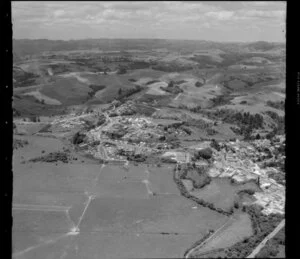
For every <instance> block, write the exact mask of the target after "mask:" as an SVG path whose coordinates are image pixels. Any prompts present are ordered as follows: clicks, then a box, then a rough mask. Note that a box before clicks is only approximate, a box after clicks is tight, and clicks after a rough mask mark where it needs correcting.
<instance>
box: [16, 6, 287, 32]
mask: <svg viewBox="0 0 300 259" xmlns="http://www.w3.org/2000/svg"><path fill="white" fill-rule="evenodd" d="M285 6H286V5H285V2H188V1H174V2H171V1H165V2H163V1H161V2H158V1H152V2H142V1H141V2H139V1H128V2H114V1H112V2H104V1H99V2H83V1H82V2H12V16H13V24H14V30H15V31H16V32H18V33H21V34H22V31H24V33H25V31H26V32H28V31H32V33H31V34H30V35H34V34H35V33H36V34H38V33H40V31H38V30H36V31H35V28H37V27H39V28H41V29H42V28H44V30H45V32H44V34H47V31H49V33H50V32H51V33H54V32H55V30H62V28H64V29H65V30H66V31H68V33H71V34H72V35H71V36H69V37H73V38H76V35H83V34H84V35H85V32H84V33H83V32H80V33H79V31H78V30H80V29H82V28H86V29H85V30H86V31H89V30H88V28H94V29H95V30H93V33H94V34H93V35H91V37H99V36H97V35H95V31H96V32H97V31H103V32H105V33H109V35H110V36H111V35H112V34H113V33H115V37H118V35H126V34H128V35H134V34H136V37H139V36H140V35H141V33H142V31H143V35H147V33H149V35H153V33H154V32H155V30H157V29H158V28H160V27H161V28H160V31H161V32H163V34H162V37H171V36H172V37H173V36H174V35H176V34H177V35H178V37H179V38H180V37H184V36H186V35H192V37H195V36H194V35H201V37H205V35H202V34H201V33H200V34H199V30H200V31H201V30H205V29H208V28H209V29H210V30H213V31H215V33H216V37H217V36H218V33H217V32H219V34H222V33H223V32H222V31H229V30H230V29H231V28H236V27H239V26H240V27H241V28H244V29H245V30H247V28H248V29H250V27H249V26H248V25H249V24H252V25H253V26H252V29H251V30H252V31H253V30H254V29H253V28H258V27H259V28H262V29H267V27H273V28H274V30H275V29H276V26H277V27H278V28H279V27H280V26H281V24H282V22H284V20H285V19H284V18H285V13H286V11H285ZM26 26H27V29H26V30H25V28H26ZM18 28H20V29H18ZM21 28H22V30H21ZM68 28H69V29H68ZM76 28H77V30H76ZM137 28H139V31H138V30H137ZM108 29H109V30H110V31H109V32H108ZM152 29H153V31H151V30H152ZM280 30H281V29H280ZM24 33H23V34H24ZM23 34H22V35H23ZM223 34H224V33H223ZM14 35H17V33H15V34H14ZM107 35H108V34H107ZM207 35H208V34H207ZM25 36H26V35H25ZM100 36H101V37H105V35H103V34H101V35H100ZM22 37H24V35H23V36H22ZM37 37H38V36H37ZM53 37H55V34H54V35H53ZM65 37H67V34H66V35H65ZM78 37H79V36H78ZM198 37H200V36H198Z"/></svg>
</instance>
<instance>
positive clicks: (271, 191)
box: [208, 141, 285, 214]
mask: <svg viewBox="0 0 300 259" xmlns="http://www.w3.org/2000/svg"><path fill="white" fill-rule="evenodd" d="M260 144H261V143H260ZM265 144H266V143H265ZM262 145H263V144H262ZM267 146H268V145H263V147H264V148H265V147H267ZM256 153H257V151H256V147H253V146H250V144H249V143H241V142H239V141H237V142H229V148H227V149H226V148H222V149H221V150H220V151H219V152H217V153H216V155H215V162H214V165H213V167H212V168H211V169H210V170H209V172H208V173H209V175H210V176H211V177H228V178H231V179H233V180H235V181H236V182H238V183H243V182H247V181H251V180H254V181H256V182H257V184H258V185H259V187H260V189H261V192H256V193H255V194H254V197H255V198H256V201H255V203H257V204H259V205H261V206H262V207H263V208H264V209H263V211H262V212H263V213H265V214H271V213H280V214H284V209H285V186H283V185H281V184H278V183H277V182H276V181H275V180H274V179H271V178H269V177H268V173H269V172H273V173H282V172H279V170H278V169H277V168H274V167H266V168H260V167H259V165H258V164H257V163H255V162H253V161H252V160H251V157H252V158H253V157H254V156H255V155H256Z"/></svg>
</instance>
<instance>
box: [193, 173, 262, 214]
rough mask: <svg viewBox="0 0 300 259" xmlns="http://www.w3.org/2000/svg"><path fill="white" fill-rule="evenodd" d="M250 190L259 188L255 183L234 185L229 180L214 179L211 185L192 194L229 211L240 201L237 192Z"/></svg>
mask: <svg viewBox="0 0 300 259" xmlns="http://www.w3.org/2000/svg"><path fill="white" fill-rule="evenodd" d="M249 188H250V189H254V190H256V191H259V188H258V187H257V186H256V184H254V183H246V184H243V185H233V184H231V183H230V181H229V180H228V179H222V178H214V179H213V180H212V181H211V183H210V184H208V185H206V186H205V187H203V188H201V189H195V190H193V191H191V192H190V194H191V195H193V196H195V197H197V198H199V199H203V200H205V201H207V202H209V203H213V204H214V206H215V207H216V208H221V209H223V210H228V211H229V210H230V209H231V208H232V207H233V205H234V202H235V201H237V200H238V197H237V192H238V191H241V190H243V189H249Z"/></svg>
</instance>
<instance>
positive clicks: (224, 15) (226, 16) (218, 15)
mask: <svg viewBox="0 0 300 259" xmlns="http://www.w3.org/2000/svg"><path fill="white" fill-rule="evenodd" d="M234 14H235V12H232V11H219V12H208V13H206V16H208V17H212V18H214V19H217V20H222V21H223V20H230V19H231V18H232V17H233V16H234Z"/></svg>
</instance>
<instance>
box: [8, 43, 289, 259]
mask: <svg viewBox="0 0 300 259" xmlns="http://www.w3.org/2000/svg"><path fill="white" fill-rule="evenodd" d="M33 42H34V46H35V49H32V48H29V47H28V45H26V44H27V43H26V42H24V41H23V40H17V41H14V49H15V50H14V51H15V52H16V53H18V59H17V60H15V63H14V67H13V72H14V74H13V79H14V81H13V87H14V88H13V116H14V117H13V122H14V143H13V145H14V153H13V176H14V182H13V187H14V188H13V189H14V193H13V208H12V212H13V217H14V225H13V257H14V258H145V257H148V258H150V257H151V258H179V257H186V258H192V257H199V258H202V257H209V256H210V255H213V256H218V255H222V256H223V255H225V254H226V256H228V257H230V256H229V255H230V254H235V255H237V256H241V255H244V254H245V255H246V253H247V255H248V254H249V253H250V252H251V251H250V248H251V249H252V250H253V249H254V248H255V245H256V244H257V243H258V242H260V241H261V240H262V239H263V238H264V236H266V235H267V234H269V233H270V232H271V231H272V230H273V229H274V227H276V226H275V225H276V224H277V223H278V220H279V219H281V218H282V217H284V201H285V191H284V189H285V170H284V159H285V151H284V150H285V135H284V119H285V117H284V116H285V112H284V106H285V71H284V70H283V69H284V53H283V52H281V51H279V50H282V51H283V50H284V48H285V46H284V45H278V44H275V45H273V44H269V43H266V44H267V45H264V44H262V46H263V47H264V48H267V50H263V49H264V48H263V49H261V47H262V46H261V45H260V44H257V45H256V44H251V43H211V42H203V41H183V42H182V41H176V40H166V41H165V40H157V41H152V40H140V41H135V40H131V41H130V40H129V42H128V41H126V40H124V41H123V40H120V41H118V40H116V41H114V40H112V41H105V40H103V41H101V40H99V41H93V40H86V41H83V42H81V43H80V44H79V43H78V44H79V45H80V46H79V45H77V42H76V41H74V42H73V43H70V42H65V44H66V45H59V44H58V43H57V42H55V41H47V43H45V42H43V41H42V40H41V41H33ZM108 42H109V44H108ZM68 44H70V45H68ZM254 208H258V209H254ZM245 240H246V241H245ZM247 242H249V251H248V250H247V249H246V250H245V252H240V250H241V249H240V248H241V247H243V246H244V245H245V244H246V243H247ZM247 244H248V243H247ZM269 245H270V246H272V242H270V244H268V246H267V248H266V249H267V250H271V249H270V248H269ZM276 246H277V244H276ZM277 248H278V249H277ZM277 248H276V249H277V250H278V251H279V252H278V253H281V252H282V251H283V244H281V243H280V246H279V245H278V247H277ZM243 253H244V254H243ZM265 253H267V252H265V251H264V250H262V252H261V254H265Z"/></svg>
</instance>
